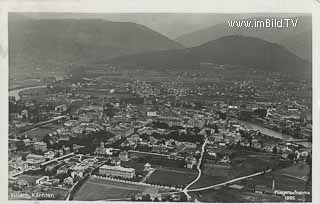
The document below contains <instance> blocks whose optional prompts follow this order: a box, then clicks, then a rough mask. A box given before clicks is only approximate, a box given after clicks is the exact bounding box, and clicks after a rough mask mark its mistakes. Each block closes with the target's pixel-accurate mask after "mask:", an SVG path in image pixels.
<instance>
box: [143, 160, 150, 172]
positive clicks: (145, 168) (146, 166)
mask: <svg viewBox="0 0 320 204" xmlns="http://www.w3.org/2000/svg"><path fill="white" fill-rule="evenodd" d="M143 170H144V171H150V170H151V164H149V163H148V162H147V163H146V164H145V165H144V168H143Z"/></svg>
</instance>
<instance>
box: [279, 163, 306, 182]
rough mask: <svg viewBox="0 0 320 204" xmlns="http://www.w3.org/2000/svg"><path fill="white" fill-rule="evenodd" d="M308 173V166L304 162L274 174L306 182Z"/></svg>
mask: <svg viewBox="0 0 320 204" xmlns="http://www.w3.org/2000/svg"><path fill="white" fill-rule="evenodd" d="M309 171H310V167H309V165H308V164H307V163H305V162H300V163H298V164H296V165H294V166H291V167H288V168H284V169H281V170H278V171H276V173H279V174H282V175H284V176H289V177H292V178H297V179H301V180H304V181H307V180H308V175H309Z"/></svg>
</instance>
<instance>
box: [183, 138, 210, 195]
mask: <svg viewBox="0 0 320 204" xmlns="http://www.w3.org/2000/svg"><path fill="white" fill-rule="evenodd" d="M207 142H208V139H207V137H205V141H204V143H203V145H202V148H201V156H200V158H199V161H198V164H197V170H198V176H197V178H195V179H194V180H193V181H191V182H190V183H189V184H188V185H187V186H186V187H185V188H184V189H183V191H182V192H183V193H184V194H185V195H186V196H187V198H188V199H190V198H191V196H190V195H189V194H188V191H189V190H188V189H189V188H190V186H192V185H193V184H194V183H196V182H197V181H198V180H199V179H200V177H201V174H202V171H201V163H202V159H203V155H204V152H205V146H206V144H207Z"/></svg>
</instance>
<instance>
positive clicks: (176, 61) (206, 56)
mask: <svg viewBox="0 0 320 204" xmlns="http://www.w3.org/2000/svg"><path fill="white" fill-rule="evenodd" d="M203 62H206V63H213V64H230V65H241V66H247V67H256V68H257V69H261V70H264V71H272V72H273V71H275V72H286V73H290V72H296V73H297V74H301V73H309V72H310V71H311V65H310V63H308V62H307V61H306V60H303V59H302V58H300V57H298V56H296V55H294V54H292V53H291V52H290V51H288V50H287V49H286V48H285V47H284V46H281V45H278V44H276V43H270V42H268V41H265V40H261V39H259V38H255V37H248V36H241V35H230V36H224V37H222V38H219V39H217V40H213V41H210V42H207V43H205V44H202V45H200V46H197V47H192V48H185V49H176V50H168V51H159V52H149V53H142V54H137V55H130V56H122V57H118V58H114V59H111V60H110V63H112V64H118V65H120V66H121V65H122V66H136V67H146V68H156V69H158V68H168V69H169V68H170V69H193V68H198V67H199V66H200V63H203Z"/></svg>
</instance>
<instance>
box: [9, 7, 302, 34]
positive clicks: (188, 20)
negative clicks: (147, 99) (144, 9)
mask: <svg viewBox="0 0 320 204" xmlns="http://www.w3.org/2000/svg"><path fill="white" fill-rule="evenodd" d="M15 14H16V13H15ZM15 14H13V15H15ZM19 15H23V16H25V17H29V18H34V19H43V18H53V19H59V18H75V19H89V18H95V19H104V20H110V21H119V22H133V23H137V24H142V25H144V26H147V27H149V28H151V29H152V30H155V31H157V32H160V33H161V34H164V35H166V36H167V37H169V38H171V39H175V38H177V37H179V36H180V35H183V34H186V33H191V32H194V31H197V30H200V29H204V28H207V27H210V26H213V25H216V24H220V23H225V22H227V20H235V19H243V18H250V17H258V16H297V15H300V14H263V13H249V14H234V13H233V14H226V13H224V14H217V13H19Z"/></svg>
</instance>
